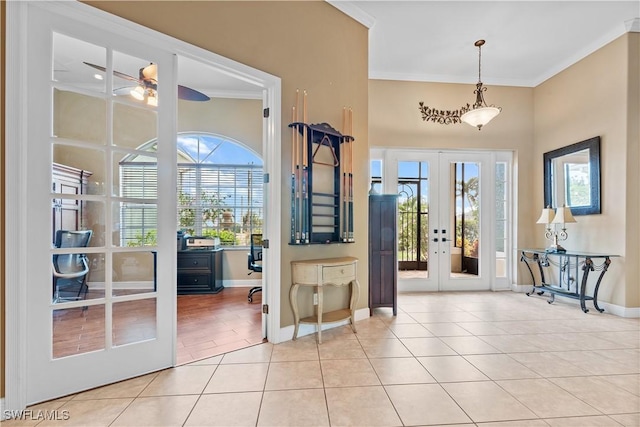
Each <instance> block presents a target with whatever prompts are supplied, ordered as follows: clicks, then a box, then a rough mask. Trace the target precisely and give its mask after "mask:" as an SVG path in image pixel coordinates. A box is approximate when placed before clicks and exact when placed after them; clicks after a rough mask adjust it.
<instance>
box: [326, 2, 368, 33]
mask: <svg viewBox="0 0 640 427" xmlns="http://www.w3.org/2000/svg"><path fill="white" fill-rule="evenodd" d="M325 1H326V2H327V3H329V4H330V5H331V6H333V7H335V8H336V9H338V10H339V11H341V12H343V13H344V14H346V15H347V16H350V17H351V18H353V19H355V20H356V21H358V22H359V23H361V24H362V25H364V26H365V27H367V28H368V29H371V28H372V27H373V26H374V25H375V24H376V18H374V17H373V16H371V15H369V14H368V13H367V12H365V11H364V10H362V9H360V8H359V7H358V6H356V4H355V2H352V1H340V0H325Z"/></svg>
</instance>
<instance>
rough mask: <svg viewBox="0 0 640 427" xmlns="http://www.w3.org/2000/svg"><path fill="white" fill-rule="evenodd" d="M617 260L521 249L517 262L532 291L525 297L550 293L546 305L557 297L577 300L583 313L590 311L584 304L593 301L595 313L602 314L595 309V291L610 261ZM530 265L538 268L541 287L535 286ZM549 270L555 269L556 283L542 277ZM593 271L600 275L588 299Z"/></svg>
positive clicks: (609, 257)
mask: <svg viewBox="0 0 640 427" xmlns="http://www.w3.org/2000/svg"><path fill="white" fill-rule="evenodd" d="M617 256H618V255H612V254H596V253H589V252H578V251H567V252H547V251H546V250H545V249H520V261H522V262H524V263H525V265H526V266H527V268H528V269H529V273H530V274H531V280H532V281H533V289H531V292H527V296H529V295H531V294H533V293H537V294H538V295H542V294H544V293H545V292H549V300H548V303H549V304H551V303H552V302H553V301H554V300H555V296H556V295H559V296H563V297H568V298H574V299H578V300H580V308H582V311H584V312H585V313H587V312H588V311H589V309H588V308H587V307H586V306H585V301H593V306H594V307H595V309H596V310H598V311H599V312H600V313H602V312H603V311H604V309H602V308H600V307H598V289H599V288H600V283H601V282H602V278H603V277H604V274H605V273H606V272H607V270H608V269H609V265H610V264H611V258H614V257H617ZM532 265H534V266H537V269H538V272H539V273H540V283H536V277H535V275H534V273H533V269H532V268H531V266H532ZM551 266H555V267H557V269H558V273H557V276H558V277H557V282H556V283H554V284H551V283H550V282H547V279H546V277H545V271H550V267H551ZM534 268H536V267H534ZM592 271H599V272H600V274H599V275H598V278H597V280H596V284H595V287H594V289H593V295H587V280H588V279H589V273H590V272H592Z"/></svg>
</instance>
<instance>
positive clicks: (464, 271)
mask: <svg viewBox="0 0 640 427" xmlns="http://www.w3.org/2000/svg"><path fill="white" fill-rule="evenodd" d="M451 171H452V175H453V177H454V179H453V180H452V183H453V188H452V192H453V194H454V212H455V216H454V218H453V221H454V225H455V227H454V230H455V239H454V241H453V242H452V243H453V247H452V248H451V273H450V274H451V277H465V276H467V275H471V276H478V275H479V271H478V266H479V256H480V251H479V246H480V165H479V164H478V163H474V162H455V163H452V164H451Z"/></svg>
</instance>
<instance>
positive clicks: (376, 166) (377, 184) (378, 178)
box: [369, 160, 383, 194]
mask: <svg viewBox="0 0 640 427" xmlns="http://www.w3.org/2000/svg"><path fill="white" fill-rule="evenodd" d="M370 175H371V184H370V186H371V188H370V190H369V193H370V194H382V193H383V191H382V160H371V170H370Z"/></svg>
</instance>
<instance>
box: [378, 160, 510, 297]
mask: <svg viewBox="0 0 640 427" xmlns="http://www.w3.org/2000/svg"><path fill="white" fill-rule="evenodd" d="M371 158H372V174H371V176H372V185H373V186H374V188H376V186H377V188H379V189H380V190H382V191H383V192H385V193H387V194H393V193H395V194H398V234H397V241H398V289H399V290H404V291H454V290H469V291H471V290H489V289H498V288H503V287H508V279H507V275H508V272H507V269H506V268H505V266H506V265H508V264H509V262H510V260H509V259H508V253H509V252H508V245H509V243H510V230H509V227H508V224H509V221H508V220H509V216H508V215H509V212H510V202H511V197H510V193H509V191H510V188H511V187H510V186H511V182H510V179H509V177H510V165H511V160H510V158H511V156H510V153H498V152H496V153H490V152H444V151H439V152H434V151H414V150H392V149H388V150H373V151H372V156H371Z"/></svg>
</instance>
